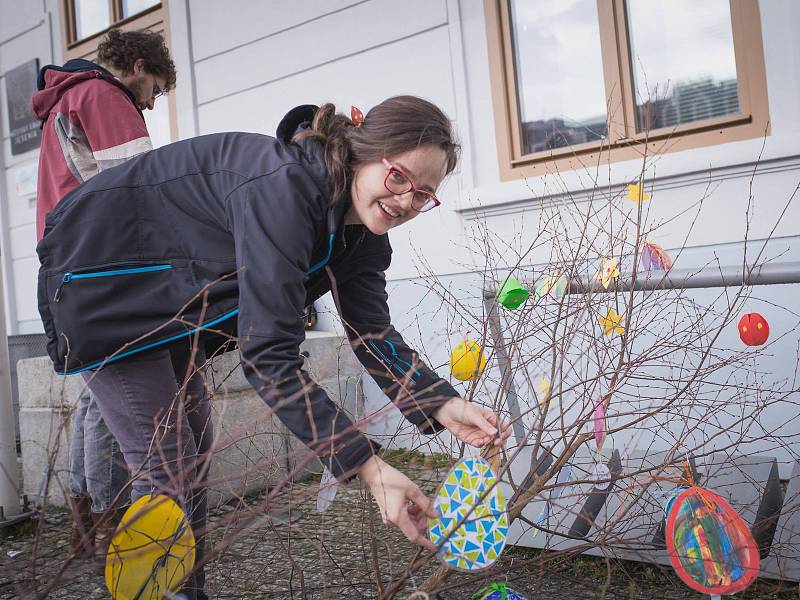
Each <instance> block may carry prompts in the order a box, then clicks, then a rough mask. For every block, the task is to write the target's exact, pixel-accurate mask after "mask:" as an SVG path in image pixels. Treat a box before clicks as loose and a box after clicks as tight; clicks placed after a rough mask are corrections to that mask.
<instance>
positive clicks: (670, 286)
mask: <svg viewBox="0 0 800 600" xmlns="http://www.w3.org/2000/svg"><path fill="white" fill-rule="evenodd" d="M788 283H800V262H799V261H793V262H785V263H777V264H763V265H758V266H755V267H754V266H752V265H746V266H745V268H744V270H743V269H742V267H705V268H703V269H700V270H698V269H680V270H675V269H673V270H671V271H668V272H664V271H640V272H638V273H637V274H636V282H635V283H634V282H633V276H632V275H631V274H626V275H625V276H624V277H620V278H619V279H617V280H616V281H613V282H611V285H609V286H608V289H607V290H606V289H604V288H603V286H602V285H601V282H600V281H598V280H596V279H591V280H589V281H588V282H584V281H581V280H576V279H573V280H571V281H570V282H569V287H568V288H567V294H585V293H591V294H598V293H606V292H625V291H630V290H631V288H633V290H634V291H636V292H642V291H650V290H688V289H697V288H715V287H731V286H741V285H782V284H788ZM632 284H633V285H632Z"/></svg>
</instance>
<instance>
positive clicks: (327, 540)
mask: <svg viewBox="0 0 800 600" xmlns="http://www.w3.org/2000/svg"><path fill="white" fill-rule="evenodd" d="M417 471H419V472H418V473H416V474H415V480H417V481H420V480H423V481H425V483H423V488H424V489H425V490H426V491H428V492H432V491H433V489H434V487H435V482H436V481H438V480H440V478H441V477H443V476H444V472H440V473H436V472H432V471H425V472H424V473H423V472H421V471H420V470H417ZM315 502H316V489H315V486H314V485H313V484H297V485H295V486H294V487H293V489H291V490H290V491H289V492H288V493H286V494H284V495H282V496H281V497H280V498H278V499H276V500H275V501H273V502H271V503H270V504H271V506H272V507H273V510H277V511H283V512H285V511H286V510H287V509H289V508H290V507H291V509H292V510H294V511H296V513H297V514H299V515H300V518H299V520H297V521H296V522H295V523H293V524H291V525H289V524H287V522H286V519H285V518H284V517H275V518H270V517H268V516H264V515H263V507H264V505H265V503H264V501H263V496H262V498H260V499H259V498H252V499H248V507H249V508H248V510H246V511H243V510H240V509H239V508H237V507H234V506H230V505H226V506H223V507H221V508H218V509H215V510H214V511H212V512H211V515H210V519H209V530H210V545H211V548H212V550H213V552H214V553H215V555H216V556H215V558H214V560H212V561H211V562H210V564H209V565H208V566H207V568H206V572H207V580H208V583H207V590H208V592H209V595H210V597H211V598H216V599H220V600H222V599H232V598H270V599H271V598H298V599H300V598H309V599H317V598H324V599H327V598H377V597H379V594H378V584H377V579H376V576H375V573H376V569H375V565H376V564H377V565H378V569H377V570H379V571H380V579H381V581H382V582H383V589H384V590H386V589H388V588H389V585H390V583H391V582H393V581H395V580H396V579H397V578H399V577H401V576H402V574H403V573H404V572H405V569H406V567H407V566H408V564H409V559H410V558H411V557H412V556H413V554H414V553H415V548H414V547H412V546H411V544H409V543H408V542H407V541H405V539H404V538H403V537H402V535H401V534H399V533H398V532H397V531H395V530H393V529H389V528H387V527H385V526H384V525H383V524H382V523H381V522H380V517H379V515H378V514H377V508H373V504H372V503H371V502H367V501H366V495H365V492H364V491H362V490H361V489H359V487H358V486H352V485H351V486H350V487H348V488H344V489H340V490H339V493H338V495H337V497H336V499H335V501H334V502H333V504H332V505H331V507H330V508H329V510H328V511H327V512H326V513H323V514H319V513H317V512H316V509H315ZM259 509H262V510H259ZM370 515H372V516H373V519H371V518H370ZM370 523H372V525H370ZM68 529H69V527H68V515H66V514H54V515H52V516H50V517H48V519H47V522H45V523H44V524H43V525H42V526H41V527H40V528H39V529H38V531H34V528H33V527H28V528H27V530H25V529H24V528H23V530H21V531H17V533H16V535H14V536H12V537H8V536H7V537H6V539H1V538H0V547H1V549H2V552H0V598H2V599H6V598H20V597H22V598H26V597H36V596H35V595H34V594H35V593H36V592H37V591H38V592H39V593H41V592H42V590H43V589H44V588H45V587H46V586H47V585H48V584H51V583H52V582H55V583H54V584H53V588H52V591H51V592H50V595H49V596H48V597H49V598H63V599H67V598H69V599H80V600H90V599H94V598H107V597H108V593H107V591H106V589H105V586H104V584H103V581H102V579H101V577H100V576H98V575H95V574H94V573H93V572H92V570H91V568H90V566H89V565H88V564H87V563H86V562H76V563H73V564H71V565H69V566H68V567H66V568H65V560H66V558H67V551H68ZM373 540H374V541H375V544H374V549H373V544H372V543H371V542H372V541H373ZM15 552H19V554H16V555H14V556H13V557H12V556H10V554H14V553H15ZM34 556H36V560H35V561H34V560H32V559H33V557H34ZM548 556H549V557H550V558H549V559H547V560H545V559H546V557H545V555H543V554H541V553H537V552H535V551H530V550H525V549H517V548H512V549H509V550H508V551H506V552H505V553H504V555H503V557H502V558H501V560H500V561H498V563H497V564H496V565H495V566H494V567H493V568H492V569H491V572H490V573H485V572H484V573H481V574H480V575H478V574H463V573H455V574H453V576H452V577H450V579H448V581H447V583H446V589H443V590H441V591H440V593H439V595H438V598H441V599H443V600H451V599H468V598H471V597H472V596H473V594H474V593H475V592H476V591H477V590H479V589H480V588H481V587H483V586H485V585H487V584H488V583H490V582H492V581H504V580H508V581H509V583H510V585H511V587H513V588H514V589H516V590H517V591H519V592H521V593H523V594H525V595H526V597H527V598H529V599H533V598H547V599H548V600H562V599H563V600H567V599H569V600H576V599H583V598H587V599H588V598H601V597H605V598H635V599H682V598H708V596H700V595H697V594H694V593H692V592H690V591H689V590H688V588H686V587H685V586H684V585H683V584H682V583H681V582H680V581H679V580H678V579H677V578H676V577H675V576H674V575H672V574H671V573H670V572H669V570H668V569H663V568H659V567H648V566H643V565H641V564H638V563H630V562H623V561H614V562H613V563H612V566H613V568H612V570H611V576H610V578H609V580H608V581H606V579H607V575H608V570H607V568H606V562H605V561H604V560H602V559H596V558H586V557H580V558H574V557H573V558H571V559H566V558H560V559H559V558H555V559H553V555H552V554H550V555H548ZM436 566H437V564H436V563H435V561H432V562H431V563H430V564H429V565H428V566H425V567H424V568H422V569H420V570H419V571H417V572H415V573H414V574H413V576H410V577H408V579H407V581H406V582H405V584H404V585H403V587H402V589H401V591H400V592H399V593H398V594H397V595H396V596H395V597H397V598H408V597H409V596H410V595H411V594H412V593H413V592H414V590H415V587H416V586H417V585H421V584H422V582H423V581H424V580H425V578H426V577H427V575H429V574H430V573H432V572H433V571H434V569H435V568H436ZM59 573H60V574H59ZM603 584H606V586H605V588H606V589H605V593H604V594H603V591H602V587H603ZM741 597H743V596H741V595H739V596H737V598H741ZM744 597H748V598H797V587H796V586H795V587H793V588H791V589H785V590H784V591H783V592H780V591H775V587H774V585H773V584H772V583H769V582H768V583H766V584H764V583H761V584H760V586H759V588H758V589H757V590H755V591H754V592H750V593H748V594H747V595H746V596H744ZM420 598H424V596H420V595H417V596H415V599H420Z"/></svg>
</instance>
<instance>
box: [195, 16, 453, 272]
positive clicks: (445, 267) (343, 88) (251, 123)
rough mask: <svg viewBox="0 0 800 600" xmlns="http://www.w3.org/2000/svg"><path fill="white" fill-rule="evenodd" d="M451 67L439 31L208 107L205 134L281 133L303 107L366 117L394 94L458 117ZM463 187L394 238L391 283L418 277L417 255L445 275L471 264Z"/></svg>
mask: <svg viewBox="0 0 800 600" xmlns="http://www.w3.org/2000/svg"><path fill="white" fill-rule="evenodd" d="M400 57H402V58H400ZM449 65H450V50H449V39H448V33H447V28H446V27H440V28H437V29H435V30H433V31H428V32H425V33H421V34H419V35H416V36H414V37H412V38H407V39H404V40H401V41H398V42H395V43H392V44H387V45H384V46H381V47H379V48H376V49H374V50H372V51H370V52H365V53H360V54H356V55H353V56H350V57H347V58H344V59H342V60H338V61H335V62H332V63H328V64H325V65H322V66H319V67H316V68H314V69H311V70H309V71H304V72H302V73H299V74H297V75H293V76H291V77H287V78H285V79H281V80H279V81H276V82H273V83H271V84H269V85H266V86H262V87H259V88H256V89H253V90H248V91H246V92H242V93H240V94H236V95H234V96H229V97H227V98H224V99H222V100H218V101H215V102H212V103H210V104H206V105H204V106H201V107H200V131H201V133H212V132H218V131H254V132H258V133H268V134H274V132H275V128H276V126H277V124H278V122H279V121H280V119H281V118H282V117H283V115H284V114H286V112H287V111H288V110H290V109H291V108H293V107H294V106H297V105H298V104H308V103H322V102H326V101H331V102H334V103H335V104H336V105H337V106H338V107H339V109H340V110H343V111H344V112H347V111H349V108H350V105H351V104H355V105H356V106H358V107H359V108H361V109H362V110H363V111H365V113H366V111H367V110H369V108H370V107H372V106H373V105H375V104H378V103H379V102H380V101H382V100H384V99H385V98H388V97H389V96H393V95H395V94H413V95H418V96H423V97H426V98H428V99H430V100H432V101H433V102H435V103H436V104H437V105H438V106H439V107H441V108H442V110H444V111H445V113H446V114H448V115H453V114H454V113H455V101H454V98H453V92H452V89H453V88H452V80H451V78H450V68H449ZM456 183H457V182H456V179H455V177H452V178H450V180H448V182H447V184H446V185H445V186H444V188H443V189H442V190H441V193H440V197H441V199H442V200H443V202H444V205H443V206H441V207H440V208H437V209H436V210H434V211H432V212H431V213H428V214H425V215H421V216H420V217H418V218H417V219H415V220H414V221H412V222H411V223H409V224H408V225H405V226H403V227H402V228H400V229H398V230H396V231H394V232H392V234H391V235H390V238H391V240H392V245H393V247H394V258H393V261H392V268H391V270H390V271H389V274H388V275H389V277H390V278H397V277H412V276H415V275H416V274H417V268H416V266H415V262H416V259H415V255H414V252H415V251H417V252H420V253H422V254H424V255H425V257H426V259H427V260H428V261H430V263H431V266H432V267H433V268H434V269H435V270H436V271H439V272H441V271H444V272H446V271H452V270H454V261H455V262H463V261H464V260H466V258H467V255H466V253H465V252H463V251H462V250H461V249H460V248H456V247H455V246H454V241H455V240H458V239H460V234H461V219H460V217H459V216H458V214H456V213H455V212H454V210H453V207H454V206H455V204H456V200H457V195H458V186H457V185H456Z"/></svg>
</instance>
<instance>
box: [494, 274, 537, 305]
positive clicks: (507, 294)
mask: <svg viewBox="0 0 800 600" xmlns="http://www.w3.org/2000/svg"><path fill="white" fill-rule="evenodd" d="M528 294H529V293H528V290H526V289H525V288H524V287H522V284H521V283H520V282H519V280H518V279H516V278H515V277H509V278H508V279H506V280H505V282H504V283H503V285H502V287H501V288H500V292H499V293H498V294H497V302H499V303H500V304H501V305H502V306H504V307H505V308H507V309H509V310H514V309H516V308H519V307H520V306H522V305H523V304H525V301H526V300H527V299H528Z"/></svg>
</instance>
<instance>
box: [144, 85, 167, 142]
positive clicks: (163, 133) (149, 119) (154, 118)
mask: <svg viewBox="0 0 800 600" xmlns="http://www.w3.org/2000/svg"><path fill="white" fill-rule="evenodd" d="M144 122H145V123H146V124H147V131H148V133H149V134H150V141H151V142H153V148H158V147H159V146H163V145H164V144H169V143H170V141H171V140H170V132H169V98H168V97H166V96H162V97H161V98H156V103H155V105H154V107H153V110H145V111H144Z"/></svg>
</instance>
